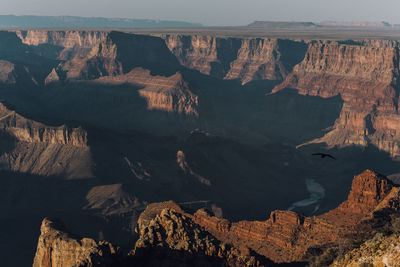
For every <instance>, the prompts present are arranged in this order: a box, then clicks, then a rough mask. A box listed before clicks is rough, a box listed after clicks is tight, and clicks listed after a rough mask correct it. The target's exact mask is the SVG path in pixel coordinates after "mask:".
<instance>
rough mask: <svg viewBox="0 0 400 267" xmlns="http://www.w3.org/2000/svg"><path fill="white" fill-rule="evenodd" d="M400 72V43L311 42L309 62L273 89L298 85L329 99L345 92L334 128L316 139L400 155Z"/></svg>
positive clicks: (308, 93)
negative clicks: (376, 148)
mask: <svg viewBox="0 0 400 267" xmlns="http://www.w3.org/2000/svg"><path fill="white" fill-rule="evenodd" d="M399 73H400V71H399V48H398V43H396V42H391V41H363V42H348V43H344V42H330V41H324V42H322V41H320V42H312V43H310V44H309V48H308V51H307V53H306V56H305V58H304V60H303V61H302V62H301V63H300V64H298V65H296V66H295V67H294V68H293V72H292V73H290V74H289V75H288V76H287V77H286V78H285V80H284V81H283V82H282V83H281V84H280V85H278V86H276V87H275V88H274V90H273V91H274V92H277V91H279V90H281V89H283V88H293V89H297V90H298V91H299V93H300V94H303V95H313V96H321V97H324V98H327V97H332V96H335V95H338V94H340V96H341V97H342V99H343V100H344V104H343V108H342V111H341V114H340V117H339V118H338V119H337V120H336V122H335V125H334V127H333V130H332V131H330V132H329V133H327V134H326V135H325V136H324V137H322V138H320V139H317V140H314V141H313V142H325V143H327V144H328V145H329V146H335V145H338V146H346V145H358V146H367V145H368V144H372V145H374V146H376V147H378V149H380V150H383V151H386V152H389V153H390V154H391V155H392V156H393V157H397V156H398V155H400V154H399V152H400V148H399V141H400V136H399V133H398V130H397V129H398V126H399V120H400V117H399V115H398V95H399Z"/></svg>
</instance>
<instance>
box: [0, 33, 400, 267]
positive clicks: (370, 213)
mask: <svg viewBox="0 0 400 267" xmlns="http://www.w3.org/2000/svg"><path fill="white" fill-rule="evenodd" d="M399 56H400V55H399V42H398V41H396V40H381V39H376V40H375V39H362V40H347V39H343V40H322V39H321V40H320V39H309V38H284V37H280V38H271V37H265V36H258V37H240V36H218V35H216V34H195V33H193V34H182V33H176V34H175V33H166V32H158V33H152V34H148V35H144V34H136V33H130V32H127V31H124V32H123V31H105V30H104V31H102V30H41V29H35V30H13V31H0V100H1V101H0V103H1V104H0V136H1V139H0V144H1V146H0V175H1V177H2V179H1V181H0V182H1V187H0V192H1V197H0V205H1V207H2V209H3V210H4V211H5V212H4V214H2V215H1V216H0V219H2V220H3V221H4V225H5V227H4V228H3V229H9V228H12V229H14V228H15V227H19V229H21V230H20V232H18V233H17V234H16V235H15V237H13V238H11V234H10V233H9V232H8V231H6V230H1V232H0V233H1V234H2V235H3V236H5V237H6V239H7V240H10V242H9V245H7V246H6V245H4V246H2V247H5V249H4V251H8V252H7V253H6V254H7V255H5V256H4V262H5V263H6V264H9V265H10V264H12V265H15V266H26V265H27V264H28V265H29V264H31V263H32V259H33V254H34V248H35V247H36V246H37V242H36V240H37V238H38V236H39V233H38V232H37V231H38V230H39V228H40V223H42V221H43V218H44V217H48V218H50V217H56V218H59V219H60V220H61V221H64V222H65V224H66V225H67V226H68V229H70V231H71V232H72V233H76V235H70V234H67V232H68V231H67V230H65V227H62V226H60V225H59V224H58V223H57V220H53V219H46V220H45V221H43V224H42V230H41V231H42V235H41V237H40V238H39V245H38V252H37V254H36V259H35V264H36V265H35V266H51V265H49V261H50V259H49V257H53V256H49V253H48V251H50V250H53V247H51V248H49V247H46V246H47V245H49V244H50V246H55V247H57V248H58V246H61V247H64V248H65V249H66V250H68V251H70V252H71V253H72V254H73V251H80V252H79V253H81V254H79V255H78V254H74V255H72V254H71V255H70V257H69V256H68V257H69V259H70V260H71V261H74V262H75V263H72V262H68V263H66V264H67V265H73V264H78V262H79V261H80V260H82V261H83V262H85V263H84V264H86V266H91V265H96V264H100V265H101V264H103V263H101V260H105V261H110V262H111V263H110V265H112V264H115V266H118V264H120V265H121V264H131V261H136V260H137V261H139V262H143V264H149V265H151V264H153V265H154V264H163V262H162V260H161V259H162V257H163V256H162V255H170V253H172V254H171V255H174V256H173V257H172V258H171V260H174V261H176V262H175V263H171V262H170V264H177V265H181V266H187V265H188V264H189V263H188V262H189V261H187V260H186V257H188V259H190V257H191V256H192V254H193V253H194V252H196V253H198V254H197V255H198V256H199V257H196V262H198V264H199V265H201V264H211V263H212V262H215V263H220V264H226V265H230V266H243V265H246V264H247V265H248V266H254V265H261V266H263V265H268V264H270V265H271V266H274V265H275V264H278V263H280V264H291V263H293V264H297V262H301V263H299V264H303V262H309V261H311V260H312V258H313V257H314V256H315V255H313V253H314V252H315V251H325V250H326V247H327V246H333V247H334V248H336V245H337V244H338V243H339V242H342V240H343V239H346V240H347V239H355V238H364V239H365V238H369V237H370V236H369V235H368V233H374V232H375V231H376V229H375V228H376V227H378V226H379V225H380V224H382V223H387V221H388V220H389V219H387V218H388V216H389V215H390V214H391V213H396V212H397V204H398V203H397V201H398V200H397V197H398V192H397V191H398V190H397V188H398V187H397V186H396V185H395V180H393V181H394V182H390V181H389V180H387V179H386V178H384V176H382V175H380V174H378V173H377V172H379V173H383V174H384V175H386V176H388V177H395V176H396V175H397V174H398V169H399V167H400V164H399V161H398V157H399V155H400V154H399V153H400V148H399V147H400V136H399V133H398V129H397V128H398V126H399V124H398V120H399V118H400V117H399V114H398V97H399V94H398V92H399V75H400V65H399ZM321 151H322V152H326V153H330V154H332V155H334V156H335V158H336V159H337V160H332V159H322V158H317V157H315V156H312V153H315V152H321ZM366 169H373V170H376V171H377V172H373V171H365V172H363V171H364V170H366ZM361 172H362V174H360V175H358V176H356V177H355V178H354V179H353V178H352V177H353V175H354V174H355V173H361ZM311 180H312V181H313V182H314V183H316V184H318V185H319V186H320V187H321V188H323V189H324V190H325V191H324V194H321V196H320V197H319V198H318V199H316V200H315V201H313V202H312V203H311V204H310V205H307V206H295V207H294V208H293V210H292V211H286V209H288V208H289V207H292V204H293V203H295V202H298V201H299V200H302V199H307V198H309V197H310V196H309V192H308V190H307V186H308V185H307V181H311ZM305 181H306V182H305ZM350 188H351V189H350ZM396 190H397V191H396ZM349 192H350V193H349ZM346 198H347V200H346ZM169 200H172V201H173V202H166V201H169ZM155 203H162V204H155ZM166 203H167V204H166ZM171 203H176V204H171ZM158 206H162V207H163V208H162V209H161V208H155V207H158ZM153 208H155V210H157V211H154V212H150V213H151V214H150V215H148V213H149V210H152V209H153ZM146 214H147V215H146ZM267 214H269V217H270V218H269V219H267V220H265V218H266V216H267ZM146 216H148V217H149V218H150V219H146V220H147V221H146V220H144V219H143V218H145V217H146ZM389 217H390V216H389ZM81 218H82V219H81ZM338 218H341V219H340V220H338ZM344 218H345V219H344ZM144 221H146V222H144ZM389 221H390V220H389ZM23 222H29V223H30V224H32V226H35V229H36V230H35V231H31V230H29V229H25V228H24V229H22V227H21V225H22V224H23ZM171 225H178V226H179V227H178V230H177V231H175V230H176V229H175V228H174V227H172V226H171ZM171 227H172V228H171ZM357 231H358V232H360V235H361V236H358V235H356V232H357ZM364 234H365V235H364ZM78 236H80V237H78ZM82 236H85V237H86V239H82V238H81V237H82ZM28 237H29V238H28ZM28 239H29V240H30V241H27V240H28ZM48 239H51V240H52V241H47V240H48ZM104 240H108V241H107V242H105V241H104ZM20 243H23V244H24V252H23V254H24V255H26V256H24V257H20V258H17V257H15V256H13V255H15V254H14V253H13V251H16V250H17V248H18V246H19V244H20ZM51 244H53V245H51ZM111 244H113V245H111ZM134 244H136V248H135V246H134ZM154 247H158V248H159V250H157V249H155V248H154ZM182 249H183V250H182ZM127 250H128V251H130V254H129V253H127V252H126V251H127ZM46 251H47V252H46ZM177 251H178V252H177ZM57 253H58V252H57ZM152 253H154V255H159V256H158V257H155V258H154V262H146V257H145V255H152ZM196 253H195V254H196ZM61 254H62V253H59V254H57V255H55V256H54V257H55V258H54V259H57V260H63V259H61V258H62V255H61ZM102 255H103V256H104V255H105V257H106V258H103V256H102ZM121 257H122V258H121ZM180 258H182V259H180ZM114 261H115V262H114ZM120 261H122V262H120ZM95 262H100V263H95ZM112 262H114V263H112ZM164 263H165V264H167V263H168V262H164ZM46 264H47V265H46Z"/></svg>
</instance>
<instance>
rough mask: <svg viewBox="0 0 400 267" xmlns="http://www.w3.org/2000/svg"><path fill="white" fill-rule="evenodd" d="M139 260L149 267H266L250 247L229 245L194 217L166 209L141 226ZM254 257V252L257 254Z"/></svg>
mask: <svg viewBox="0 0 400 267" xmlns="http://www.w3.org/2000/svg"><path fill="white" fill-rule="evenodd" d="M139 233H140V238H139V240H138V241H137V242H136V245H135V251H134V254H135V257H136V260H137V261H139V262H142V264H144V265H145V266H149V265H158V266H160V265H162V266H165V265H173V266H220V265H226V266H261V265H262V266H264V264H265V263H264V262H260V261H259V259H258V258H257V256H254V255H252V252H251V251H250V250H249V249H248V248H243V249H242V250H238V249H236V248H234V247H232V246H230V245H228V244H225V243H223V242H221V241H219V240H218V239H216V238H215V237H213V236H212V235H211V234H210V233H208V232H207V231H205V230H204V229H202V228H201V226H200V225H198V224H196V223H195V222H194V221H193V220H192V219H191V218H190V217H187V216H186V215H184V214H182V213H179V212H177V211H175V210H171V209H163V210H162V211H161V212H160V213H159V214H157V215H156V216H155V217H154V218H153V219H152V220H150V221H149V223H148V224H147V225H146V224H144V222H143V220H141V223H140V224H139ZM253 254H254V253H253Z"/></svg>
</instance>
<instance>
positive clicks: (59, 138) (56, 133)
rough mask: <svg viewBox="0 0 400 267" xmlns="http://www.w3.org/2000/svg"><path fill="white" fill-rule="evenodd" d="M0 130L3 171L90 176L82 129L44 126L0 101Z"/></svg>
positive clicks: (84, 135)
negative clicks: (2, 139)
mask: <svg viewBox="0 0 400 267" xmlns="http://www.w3.org/2000/svg"><path fill="white" fill-rule="evenodd" d="M0 133H1V134H2V135H3V136H4V137H3V138H4V141H3V142H5V143H6V144H7V145H6V146H3V147H2V151H1V152H2V154H0V162H1V164H0V166H1V169H3V170H4V169H5V170H12V171H21V172H29V173H34V174H43V175H56V174H60V173H65V174H68V175H67V176H68V177H70V178H73V177H91V176H92V174H91V170H90V168H91V163H90V162H91V159H90V150H89V147H88V146H87V133H86V132H85V131H84V130H83V129H82V128H74V129H71V128H68V127H66V126H65V125H63V126H59V127H51V126H47V125H45V124H43V123H39V122H36V121H34V120H30V119H27V118H25V117H24V116H22V115H20V114H18V113H17V112H16V111H14V110H12V109H10V108H8V107H7V106H6V105H5V104H4V103H0Z"/></svg>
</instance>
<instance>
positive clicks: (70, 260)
mask: <svg viewBox="0 0 400 267" xmlns="http://www.w3.org/2000/svg"><path fill="white" fill-rule="evenodd" d="M40 231H41V235H40V237H39V241H38V247H37V251H36V255H35V259H34V262H33V267H56V266H120V265H119V264H118V263H119V259H118V256H119V251H118V248H115V247H114V246H113V245H111V244H110V243H108V242H104V241H100V242H96V241H94V240H93V239H90V238H78V237H75V236H72V235H71V234H69V233H68V232H67V231H66V229H65V227H64V226H63V225H62V224H61V223H60V222H57V221H54V220H50V219H47V218H46V219H44V220H43V222H42V226H41V228H40Z"/></svg>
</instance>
